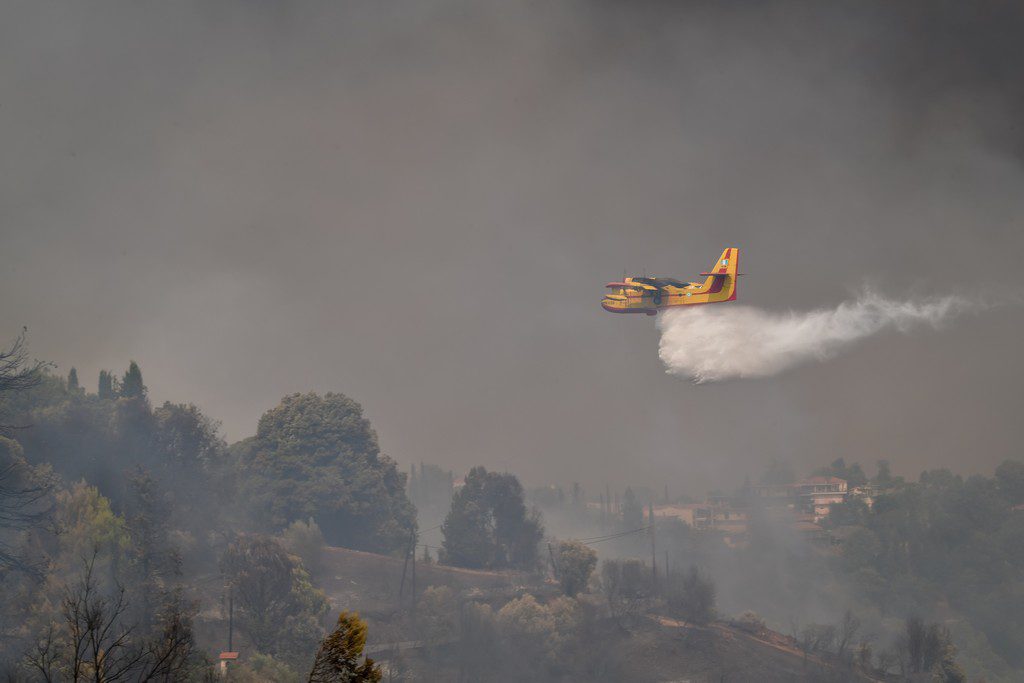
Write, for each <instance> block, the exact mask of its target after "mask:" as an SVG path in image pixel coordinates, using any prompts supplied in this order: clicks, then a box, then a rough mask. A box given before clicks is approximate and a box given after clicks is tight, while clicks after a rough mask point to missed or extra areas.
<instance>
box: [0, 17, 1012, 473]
mask: <svg viewBox="0 0 1024 683" xmlns="http://www.w3.org/2000/svg"><path fill="white" fill-rule="evenodd" d="M3 14H4V20H3V21H2V22H0V86H2V101H0V145H2V149H3V154H2V155H0V231H2V242H0V245H2V248H0V321H3V324H4V326H5V327H6V330H7V331H6V333H5V335H6V337H8V338H12V337H13V336H14V335H15V334H16V333H17V332H18V330H20V329H21V326H22V325H27V326H28V328H29V342H30V344H31V349H32V351H33V353H34V354H35V355H37V356H39V357H41V358H45V359H49V360H52V361H54V362H56V363H57V364H58V366H59V369H60V371H61V372H66V371H67V369H68V368H70V367H71V366H76V367H77V368H78V370H79V375H80V377H81V378H82V382H83V384H86V386H87V387H89V388H90V389H91V390H94V384H95V378H96V374H97V372H98V371H99V370H100V369H101V368H107V369H113V370H118V371H119V372H120V371H123V369H124V367H125V366H126V365H127V363H128V361H129V359H135V360H137V361H138V362H139V364H140V366H141V367H142V370H143V373H144V376H145V379H146V382H147V384H148V385H149V387H150V389H151V393H152V397H153V398H154V400H157V401H163V400H172V401H176V402H194V403H196V404H197V405H199V406H200V407H201V408H202V409H203V410H204V411H205V412H206V413H208V414H209V415H211V416H213V417H215V418H217V419H219V420H222V422H223V429H224V433H225V434H226V436H227V437H228V438H229V439H230V440H234V439H238V438H241V437H244V436H247V435H249V434H251V433H253V432H254V431H255V425H256V421H257V419H258V418H259V416H260V414H261V413H262V412H263V411H265V410H267V409H269V408H270V407H272V406H273V405H275V404H276V403H277V402H278V400H279V399H280V397H281V396H283V395H285V394H287V393H290V392H295V391H307V390H316V391H321V392H323V391H340V392H344V393H346V394H348V395H350V396H352V397H353V398H355V399H356V400H358V401H360V402H361V403H362V404H363V405H364V407H365V409H366V413H367V415H368V416H369V418H370V419H371V420H372V422H373V424H374V425H375V427H376V428H377V430H378V432H379V435H380V440H381V444H382V447H383V449H384V450H385V451H386V452H387V453H389V454H390V455H392V456H393V457H395V458H396V459H397V460H398V461H399V462H400V463H403V465H404V464H408V463H409V462H412V461H420V460H423V461H427V462H434V463H438V464H441V465H444V466H448V467H452V468H455V469H456V470H462V469H465V468H467V467H468V466H471V465H474V464H484V465H486V466H488V467H493V468H499V469H507V470H509V471H512V472H516V473H518V474H520V475H521V476H522V477H523V478H524V479H525V480H526V481H527V482H529V483H541V482H548V481H553V482H561V483H568V482H571V481H580V482H582V483H583V484H584V485H585V486H587V487H588V488H589V489H590V490H591V491H596V490H597V489H598V488H602V489H603V487H604V484H605V482H611V483H612V484H622V485H624V484H626V483H631V484H634V485H648V486H651V487H654V488H656V489H657V490H659V491H660V490H661V487H662V485H664V484H668V486H669V487H670V488H671V489H673V490H675V491H688V492H690V493H700V492H702V491H703V490H704V489H706V488H709V487H720V488H730V487H732V486H734V485H736V484H738V483H740V481H741V479H742V477H743V476H744V475H747V474H749V475H750V476H752V477H756V476H757V475H758V474H759V473H760V471H761V469H762V468H763V466H764V463H766V462H768V461H770V460H771V459H773V458H785V459H790V460H791V461H793V463H794V464H795V465H797V467H798V468H806V467H810V466H813V465H817V464H821V463H824V462H828V461H830V460H832V459H834V458H836V457H840V456H842V457H845V458H847V460H858V461H860V462H862V463H864V464H865V465H869V467H868V468H867V469H868V471H869V473H870V472H871V471H873V463H874V461H875V460H877V459H879V458H887V459H889V460H891V461H892V463H893V466H894V469H895V470H896V471H897V472H899V473H903V474H906V475H909V476H913V477H916V475H917V473H918V472H919V471H920V470H921V469H922V468H924V467H950V468H952V469H954V470H955V471H958V472H963V473H970V472H978V471H981V472H988V471H990V470H991V468H992V467H993V466H994V465H995V464H997V463H998V462H1000V461H1001V460H1003V459H1005V458H1008V457H1021V455H1022V454H1021V450H1020V447H1019V443H1020V442H1021V436H1022V426H1021V422H1020V419H1019V412H1020V407H1021V388H1020V380H1021V371H1022V369H1024V360H1022V359H1021V357H1020V353H1019V346H1020V343H1019V340H1020V338H1021V333H1022V331H1024V317H1022V313H1021V309H1020V306H1019V305H1018V303H1017V302H1018V301H1019V300H1020V292H1021V291H1024V275H1022V274H1021V272H1020V258H1021V255H1022V253H1024V251H1022V248H1024V220H1022V218H1021V217H1022V215H1024V213H1022V211H1024V192H1022V180H1024V174H1022V165H1021V164H1022V160H1024V155H1022V151H1024V130H1022V121H1024V116H1022V115H1024V79H1021V73H1024V71H1022V67H1024V42H1022V41H1021V39H1020V38H1021V36H1022V35H1024V14H1022V10H1021V9H1020V6H1019V5H1017V4H1014V3H999V2H990V3H984V2H982V3H962V2H924V1H922V2H906V3H884V2H880V3H861V2H858V3H852V2H851V3H843V2H839V3H740V4H720V3H662V2H643V1H640V2H610V1H604V2H575V1H566V2H558V3H545V2H532V1H531V2H506V1H504V0H501V1H499V0H481V1H479V2H455V1H448V0H426V1H424V2H408V3H400V2H379V1H376V0H375V1H373V2H272V1H270V0H265V1H262V2H240V1H237V2H236V1H220V2H174V3H168V2H155V1H151V2H132V3H123V2H96V3H73V2H45V1H44V2H40V1H39V0H24V1H10V2H7V3H5V4H4V8H3ZM725 246H738V247H740V248H741V250H742V263H741V267H742V270H743V271H744V272H746V273H748V275H747V276H746V277H745V278H744V280H743V281H742V282H741V287H740V292H739V297H740V300H741V301H742V302H743V303H744V304H745V305H748V306H754V307H758V308H761V309H764V310H767V311H785V310H787V309H795V310H802V309H808V308H816V307H828V306H833V305H835V304H837V303H838V302H840V301H842V300H844V299H846V298H848V297H849V296H850V295H851V292H854V291H857V290H859V289H860V288H863V287H865V286H869V287H871V288H872V289H873V290H874V291H878V292H880V293H881V294H884V295H885V296H888V297H893V298H897V299H898V298H902V297H922V296H925V297H926V296H946V295H962V296H967V297H970V298H972V299H973V300H978V301H990V302H998V306H996V307H995V308H986V309H985V310H979V311H977V312H973V313H972V312H968V313H967V314H965V315H962V316H960V317H959V318H957V319H956V320H953V321H950V322H949V323H948V324H947V325H945V326H943V327H942V329H939V330H931V329H928V330H912V331H910V332H908V333H906V334H901V333H899V332H895V331H893V332H884V333H882V334H880V335H878V336H877V337H874V338H872V339H870V340H868V341H866V342H864V343H862V344H860V345H859V346H857V347H856V348H854V349H852V350H850V351H849V352H847V353H845V354H844V355H842V356H840V357H836V358H834V359H832V360H830V361H829V362H827V363H823V364H812V365H808V366H804V367H799V368H796V369H793V370H792V371H789V372H787V373H785V374H783V375H780V376H778V377H773V378H761V379H749V380H748V379H744V380H733V381H725V382H721V383H717V384H713V385H702V386H695V385H693V384H691V383H688V382H686V381H684V380H681V379H678V378H675V377H671V376H669V375H667V374H666V373H665V371H664V368H663V366H662V365H661V363H660V361H659V358H658V331H657V328H656V325H655V323H654V321H653V320H652V319H648V318H647V317H645V316H613V315H611V314H608V313H605V312H604V311H602V309H601V308H600V305H599V302H600V298H601V296H602V294H603V285H604V283H605V282H606V281H608V280H612V279H615V278H617V277H619V276H621V275H622V273H623V271H624V270H625V271H628V272H646V273H649V274H658V275H669V276H677V277H683V278H688V277H692V276H694V275H695V274H696V273H699V272H700V271H702V270H704V269H706V268H707V267H709V266H710V264H711V261H712V260H713V259H714V258H715V257H716V256H717V255H718V254H719V253H720V252H721V250H722V249H723V248H724V247H725Z"/></svg>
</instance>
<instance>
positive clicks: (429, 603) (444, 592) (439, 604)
mask: <svg viewBox="0 0 1024 683" xmlns="http://www.w3.org/2000/svg"><path fill="white" fill-rule="evenodd" d="M416 622H417V626H418V628H419V630H420V633H422V634H423V635H422V639H423V640H425V641H427V642H428V643H430V644H432V645H442V644H444V643H447V642H449V641H451V640H453V639H454V638H455V636H456V634H457V632H458V628H459V606H458V602H457V598H456V596H455V592H454V591H453V590H452V589H451V588H449V587H448V586H428V587H427V589H426V590H425V591H423V593H422V594H421V595H420V598H419V602H418V603H417V605H416Z"/></svg>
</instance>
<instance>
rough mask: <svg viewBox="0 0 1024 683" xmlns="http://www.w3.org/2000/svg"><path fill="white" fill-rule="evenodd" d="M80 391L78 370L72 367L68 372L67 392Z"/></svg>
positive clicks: (74, 392)
mask: <svg viewBox="0 0 1024 683" xmlns="http://www.w3.org/2000/svg"><path fill="white" fill-rule="evenodd" d="M81 391H82V387H80V386H79V385H78V371H77V370H75V369H74V368H73V367H72V368H71V370H70V371H69V372H68V392H69V393H72V394H77V393H80V392H81Z"/></svg>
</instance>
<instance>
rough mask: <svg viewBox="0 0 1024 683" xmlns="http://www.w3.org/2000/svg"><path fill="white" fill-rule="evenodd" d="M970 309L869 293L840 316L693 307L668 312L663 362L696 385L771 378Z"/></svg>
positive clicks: (947, 300)
mask: <svg viewBox="0 0 1024 683" xmlns="http://www.w3.org/2000/svg"><path fill="white" fill-rule="evenodd" d="M969 306H970V304H969V302H968V301H966V300H965V299H962V298H958V297H944V298H941V299H934V300H931V301H920V302H917V301H892V300H890V299H885V298H883V297H881V296H879V295H877V294H873V293H871V292H867V293H865V294H863V295H861V296H860V297H859V298H857V299H855V300H853V301H845V302H843V303H841V304H839V305H838V306H836V307H835V308H830V309H819V310H815V311H802V312H796V311H789V312H786V313H772V312H769V311H765V310H761V309H757V308H751V307H750V306H724V305H723V306H694V307H692V308H677V309H671V310H668V311H665V312H664V313H663V314H662V315H661V317H660V319H659V320H658V328H659V329H660V330H661V342H660V344H659V346H658V355H659V357H660V358H661V361H662V362H663V363H664V364H665V367H666V369H667V371H668V373H669V374H672V375H682V376H684V377H689V378H690V379H692V380H694V381H695V382H696V383H698V384H702V383H704V382H716V381H719V380H723V379H732V378H737V377H769V376H771V375H776V374H778V373H780V372H783V371H785V370H788V369H790V368H792V367H795V366H797V365H800V364H801V363H807V362H811V361H814V360H818V361H824V360H827V359H829V358H832V357H834V356H835V355H836V354H838V353H839V352H840V351H842V350H843V349H845V348H847V347H849V346H850V345H851V344H853V343H854V342H856V341H858V340H861V339H864V338H865V337H869V336H871V335H873V334H877V333H879V332H881V331H882V330H885V329H886V328H896V329H898V330H901V331H903V332H909V331H910V330H911V329H912V328H913V326H915V325H918V324H921V323H927V324H930V325H932V326H935V325H938V324H939V323H940V322H942V321H944V320H946V319H947V318H949V317H950V316H951V315H954V314H955V313H957V312H960V311H963V310H965V309H967V308H968V307H969Z"/></svg>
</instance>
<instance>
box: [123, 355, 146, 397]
mask: <svg viewBox="0 0 1024 683" xmlns="http://www.w3.org/2000/svg"><path fill="white" fill-rule="evenodd" d="M121 396H122V397H124V398H144V397H145V396H146V385H145V384H143V383H142V370H139V364H138V363H136V362H135V361H132V362H131V363H130V364H129V365H128V370H127V371H126V372H125V373H124V379H123V380H121Z"/></svg>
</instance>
